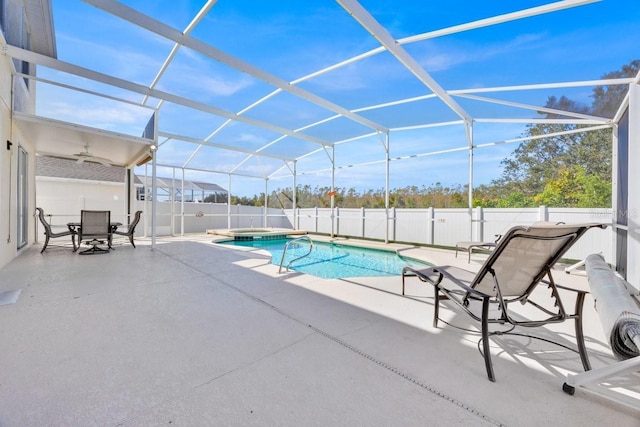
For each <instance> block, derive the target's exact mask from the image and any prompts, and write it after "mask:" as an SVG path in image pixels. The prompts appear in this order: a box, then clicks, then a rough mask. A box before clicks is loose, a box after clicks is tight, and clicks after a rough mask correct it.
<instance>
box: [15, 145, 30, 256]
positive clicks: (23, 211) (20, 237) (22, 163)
mask: <svg viewBox="0 0 640 427" xmlns="http://www.w3.org/2000/svg"><path fill="white" fill-rule="evenodd" d="M28 160H29V157H28V154H27V152H26V151H25V150H24V149H23V148H22V147H18V194H17V208H18V212H17V213H18V215H17V226H18V230H17V245H18V249H20V248H22V247H23V246H24V245H26V244H27V239H28V233H29V211H28V210H29V185H28V184H29V182H28V176H29V175H28V171H27V165H28V164H29V162H28Z"/></svg>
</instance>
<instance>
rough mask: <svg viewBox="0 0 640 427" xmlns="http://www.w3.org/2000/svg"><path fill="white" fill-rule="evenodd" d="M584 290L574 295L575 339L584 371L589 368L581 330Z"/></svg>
mask: <svg viewBox="0 0 640 427" xmlns="http://www.w3.org/2000/svg"><path fill="white" fill-rule="evenodd" d="M584 295H585V294H584V292H578V296H577V297H576V311H575V313H576V314H575V316H576V317H575V319H574V321H575V322H576V325H575V326H576V341H577V342H578V352H579V353H580V360H581V361H582V367H583V368H584V370H585V371H590V370H591V363H590V362H589V355H588V354H587V347H586V346H585V344H584V333H583V331H582V306H583V305H584Z"/></svg>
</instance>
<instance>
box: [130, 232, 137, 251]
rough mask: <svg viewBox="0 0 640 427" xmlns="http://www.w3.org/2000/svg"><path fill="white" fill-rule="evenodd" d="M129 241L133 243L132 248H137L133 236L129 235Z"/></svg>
mask: <svg viewBox="0 0 640 427" xmlns="http://www.w3.org/2000/svg"><path fill="white" fill-rule="evenodd" d="M129 241H130V242H131V246H133V247H134V248H135V247H136V244H135V243H133V234H130V235H129Z"/></svg>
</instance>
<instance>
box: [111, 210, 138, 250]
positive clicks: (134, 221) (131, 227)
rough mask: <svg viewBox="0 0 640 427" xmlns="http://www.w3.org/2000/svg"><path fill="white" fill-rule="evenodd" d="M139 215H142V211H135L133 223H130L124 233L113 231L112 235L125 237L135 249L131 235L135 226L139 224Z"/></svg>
mask: <svg viewBox="0 0 640 427" xmlns="http://www.w3.org/2000/svg"><path fill="white" fill-rule="evenodd" d="M141 215H142V211H137V212H136V214H135V215H134V217H133V221H131V223H130V224H129V227H128V228H127V230H126V231H118V230H115V231H114V232H113V234H118V235H120V236H127V237H128V238H129V241H130V242H131V244H132V245H133V247H134V248H135V247H136V244H135V243H134V242H133V234H134V233H135V232H136V225H138V223H139V222H140V216H141Z"/></svg>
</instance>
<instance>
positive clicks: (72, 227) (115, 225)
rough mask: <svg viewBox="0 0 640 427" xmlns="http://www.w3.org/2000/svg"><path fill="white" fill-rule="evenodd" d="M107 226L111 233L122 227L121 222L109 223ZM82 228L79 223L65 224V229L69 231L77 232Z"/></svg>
mask: <svg viewBox="0 0 640 427" xmlns="http://www.w3.org/2000/svg"><path fill="white" fill-rule="evenodd" d="M109 225H110V226H111V232H112V233H113V232H114V231H116V230H117V229H118V227H120V226H121V225H122V223H121V222H114V221H111V222H110V223H109ZM81 226H82V223H80V222H68V223H67V227H69V231H78V229H79V228H80V227H81Z"/></svg>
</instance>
